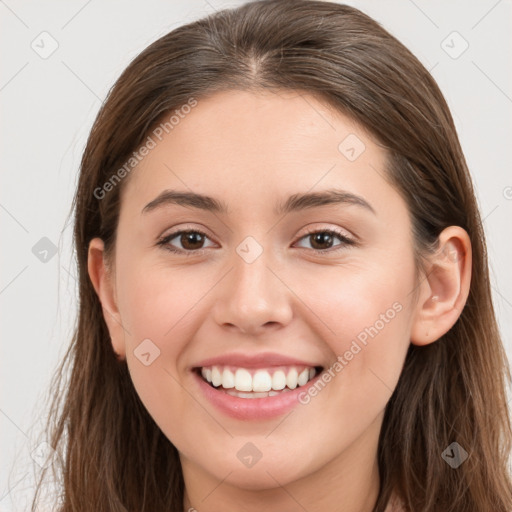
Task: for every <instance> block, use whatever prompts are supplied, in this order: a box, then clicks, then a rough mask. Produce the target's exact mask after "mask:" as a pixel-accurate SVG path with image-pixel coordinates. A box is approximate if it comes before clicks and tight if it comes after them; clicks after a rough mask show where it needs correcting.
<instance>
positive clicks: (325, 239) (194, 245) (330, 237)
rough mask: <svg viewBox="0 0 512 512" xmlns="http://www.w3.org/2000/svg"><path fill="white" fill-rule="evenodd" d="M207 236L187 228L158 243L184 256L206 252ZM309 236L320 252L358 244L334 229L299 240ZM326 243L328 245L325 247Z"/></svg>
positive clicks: (313, 232) (314, 233) (315, 249)
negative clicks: (205, 242)
mask: <svg viewBox="0 0 512 512" xmlns="http://www.w3.org/2000/svg"><path fill="white" fill-rule="evenodd" d="M207 238H208V235H206V233H203V232H202V231H200V230H197V229H186V230H180V231H175V232H173V233H170V234H168V235H165V236H164V237H163V238H161V239H160V240H158V242H157V245H159V246H162V247H163V248H165V249H166V250H168V251H171V252H173V253H178V254H182V255H184V256H193V255H197V254H202V253H203V252H204V247H202V245H203V244H204V241H205V239H207ZM308 238H309V239H310V240H311V241H312V243H313V247H311V249H312V250H314V251H316V252H320V253H324V252H329V253H332V252H337V251H340V250H343V249H344V248H345V247H346V246H351V245H356V242H355V240H352V239H351V238H348V237H347V236H346V235H345V234H344V233H341V232H339V231H336V230H334V229H318V230H316V231H315V230H312V231H309V232H308V233H306V234H305V235H304V236H302V237H301V238H300V239H299V241H300V240H304V239H308ZM335 238H337V239H338V240H340V242H341V243H339V244H337V245H335V246H334V247H336V248H335V249H334V250H330V249H332V247H333V241H334V239H335ZM174 239H177V240H178V243H180V244H181V245H182V247H181V248H180V247H175V246H173V245H172V244H171V241H172V240H174ZM325 245H327V246H328V247H325Z"/></svg>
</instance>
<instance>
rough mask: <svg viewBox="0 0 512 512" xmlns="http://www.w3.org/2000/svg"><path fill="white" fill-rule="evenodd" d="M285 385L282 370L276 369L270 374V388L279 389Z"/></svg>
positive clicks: (284, 376)
mask: <svg viewBox="0 0 512 512" xmlns="http://www.w3.org/2000/svg"><path fill="white" fill-rule="evenodd" d="M285 387H286V375H285V374H284V372H283V370H277V372H275V373H274V375H272V389H275V390H276V391H279V390H281V389H284V388H285Z"/></svg>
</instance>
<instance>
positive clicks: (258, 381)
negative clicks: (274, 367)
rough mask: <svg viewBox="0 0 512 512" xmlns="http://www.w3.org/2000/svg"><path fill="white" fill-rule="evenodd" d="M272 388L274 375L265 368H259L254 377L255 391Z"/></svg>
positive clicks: (253, 387) (253, 386)
mask: <svg viewBox="0 0 512 512" xmlns="http://www.w3.org/2000/svg"><path fill="white" fill-rule="evenodd" d="M271 389H272V377H271V376H270V374H269V373H268V372H266V371H265V370H258V371H257V372H256V373H255V374H254V377H253V378H252V390H253V391H270V390H271Z"/></svg>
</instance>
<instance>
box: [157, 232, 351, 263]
mask: <svg viewBox="0 0 512 512" xmlns="http://www.w3.org/2000/svg"><path fill="white" fill-rule="evenodd" d="M184 233H199V234H200V235H203V236H205V237H206V238H208V235H207V234H206V233H204V232H203V231H201V230H200V229H182V230H180V231H175V232H174V233H170V234H169V235H166V236H165V237H163V238H160V239H159V240H158V242H157V245H158V246H161V247H162V248H163V249H165V250H167V251H170V252H172V253H174V254H180V255H182V256H185V257H190V256H197V255H201V254H203V253H204V252H205V251H206V249H195V250H190V251H187V250H184V249H176V248H175V247H172V246H171V245H169V242H170V241H171V240H172V239H174V238H176V237H177V236H178V235H182V234H184ZM317 233H327V234H329V235H334V236H336V237H338V238H339V239H340V241H341V242H342V243H341V244H340V245H339V246H337V248H336V249H332V248H331V249H311V250H313V251H315V252H317V253H320V254H322V253H331V254H332V253H337V252H339V251H341V250H344V249H345V248H346V247H347V246H349V247H350V246H356V245H357V242H356V241H355V240H352V239H351V238H348V237H346V236H345V235H344V234H343V233H341V232H339V231H336V230H334V229H316V230H311V231H308V232H307V233H305V234H304V235H302V236H301V237H300V238H299V240H298V241H300V240H302V239H303V238H306V237H308V236H310V235H313V234H317Z"/></svg>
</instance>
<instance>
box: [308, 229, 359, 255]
mask: <svg viewBox="0 0 512 512" xmlns="http://www.w3.org/2000/svg"><path fill="white" fill-rule="evenodd" d="M336 238H337V239H338V240H340V242H341V243H339V244H336V245H333V244H334V241H335V239H336ZM304 239H306V240H309V241H310V244H311V249H313V250H315V251H318V252H326V251H328V250H329V249H331V248H332V247H333V246H334V247H336V249H335V250H334V251H331V252H335V251H337V250H340V249H343V248H344V247H345V246H347V245H355V242H354V241H353V240H351V239H350V238H348V237H346V236H345V235H344V234H343V233H339V232H337V231H335V230H331V229H321V230H317V231H311V232H310V233H307V234H306V235H305V236H303V237H302V238H301V240H304Z"/></svg>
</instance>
